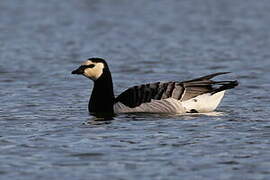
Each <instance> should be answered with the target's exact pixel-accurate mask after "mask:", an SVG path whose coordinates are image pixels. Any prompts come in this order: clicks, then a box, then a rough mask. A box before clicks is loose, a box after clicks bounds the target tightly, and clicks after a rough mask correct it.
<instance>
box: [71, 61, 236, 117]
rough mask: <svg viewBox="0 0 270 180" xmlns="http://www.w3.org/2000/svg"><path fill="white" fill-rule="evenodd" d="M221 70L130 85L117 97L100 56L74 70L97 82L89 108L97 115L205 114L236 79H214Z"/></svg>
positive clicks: (106, 65) (212, 109)
mask: <svg viewBox="0 0 270 180" xmlns="http://www.w3.org/2000/svg"><path fill="white" fill-rule="evenodd" d="M227 73H228V72H219V73H215V74H210V75H207V76H203V77H200V78H197V79H193V80H189V81H182V82H180V81H170V82H155V83H149V84H142V85H138V86H134V87H130V88H129V89H127V90H125V91H124V92H123V93H121V94H120V95H119V96H117V97H116V98H115V96H114V92H113V82H112V77H111V73H110V70H109V67H108V64H107V63H106V61H105V60H104V59H101V58H90V59H88V60H87V61H85V62H84V63H82V65H81V66H80V67H79V68H78V69H76V70H74V71H72V74H81V75H83V76H85V77H87V78H89V79H91V80H93V81H94V87H93V91H92V94H91V97H90V101H89V105H88V110H89V112H90V113H91V114H93V115H95V116H97V117H98V116H112V115H114V113H128V112H149V113H197V112H200V113H204V112H211V111H214V110H215V109H216V108H217V106H218V105H219V103H220V101H221V99H222V98H223V96H224V93H225V90H227V89H231V88H234V87H235V86H237V85H238V82H237V81H213V80H211V79H212V78H213V77H215V76H218V75H222V74H227Z"/></svg>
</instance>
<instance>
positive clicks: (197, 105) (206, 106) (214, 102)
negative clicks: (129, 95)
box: [114, 91, 225, 114]
mask: <svg viewBox="0 0 270 180" xmlns="http://www.w3.org/2000/svg"><path fill="white" fill-rule="evenodd" d="M224 93H225V91H221V92H218V93H215V94H213V95H211V94H210V93H207V94H203V95H200V96H197V97H195V98H192V99H189V100H187V101H183V102H181V101H179V100H176V99H173V98H168V99H162V100H151V102H149V103H143V104H141V105H140V106H138V107H135V108H130V107H127V106H125V105H124V104H123V103H121V102H118V103H116V104H114V112H115V113H132V112H148V113H177V114H184V113H186V112H190V111H191V110H192V109H194V110H196V111H197V112H199V113H206V112H212V111H214V110H215V109H216V108H217V106H218V105H219V103H220V101H221V99H222V98H223V96H224Z"/></svg>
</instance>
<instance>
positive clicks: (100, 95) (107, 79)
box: [88, 68, 114, 116]
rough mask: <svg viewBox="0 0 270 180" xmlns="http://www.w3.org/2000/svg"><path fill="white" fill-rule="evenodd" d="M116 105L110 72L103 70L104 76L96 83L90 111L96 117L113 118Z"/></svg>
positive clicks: (89, 106) (89, 107) (90, 102)
mask: <svg viewBox="0 0 270 180" xmlns="http://www.w3.org/2000/svg"><path fill="white" fill-rule="evenodd" d="M113 104H114V93H113V82H112V77H111V73H110V70H109V69H108V68H106V69H104V70H103V73H102V75H101V76H100V77H99V78H98V79H97V80H96V81H94V88H93V91H92V95H91V98H90V101H89V105H88V110H89V112H90V113H91V114H94V115H96V116H112V115H113V114H114V111H113Z"/></svg>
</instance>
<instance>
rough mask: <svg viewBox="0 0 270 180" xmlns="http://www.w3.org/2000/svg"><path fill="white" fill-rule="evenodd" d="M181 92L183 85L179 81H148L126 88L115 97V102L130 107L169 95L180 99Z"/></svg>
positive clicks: (165, 97)
mask: <svg viewBox="0 0 270 180" xmlns="http://www.w3.org/2000/svg"><path fill="white" fill-rule="evenodd" d="M183 92H184V88H183V85H182V84H181V83H179V82H156V83H149V84H143V85H139V86H134V87H131V88H129V89H127V90H126V91H124V92H123V93H121V94H120V95H119V96H118V97H117V98H116V99H115V103H117V102H121V103H123V104H124V105H126V106H128V107H130V108H134V107H137V106H140V105H141V104H142V103H147V102H151V100H161V99H167V98H170V97H173V98H175V99H180V98H181V96H182V94H183Z"/></svg>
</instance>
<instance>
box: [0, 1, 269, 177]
mask: <svg viewBox="0 0 270 180" xmlns="http://www.w3.org/2000/svg"><path fill="white" fill-rule="evenodd" d="M269 8H270V3H269V1H268V0H261V1H253V0H238V1H235V0H219V1H211V0H205V1H196V0H189V1H186V0H181V1H179V0H171V1H161V0H151V1H143V0H136V1H131V0H130V1H124V0H119V1H105V0H102V1H97V0H91V1H87V0H77V1H72V0H66V1H58V0H47V1H36V0H24V1H21V0H12V1H11V0H2V1H1V2H0V32H1V33H0V61H1V64H0V95H1V107H0V126H1V131H0V152H1V153H0V179H3V180H4V179H14V180H15V179H27V180H34V179H41V180H43V179H70V180H71V179H102V180H103V179H176V180H178V179H200V180H201V179H205V180H208V179H221V180H227V179H245V180H246V179H260V180H267V179H270V156H269V150H270V144H269V143H270V140H269V139H270V138H269V137H270V131H269V130H270V122H269V115H270V113H269V112H270V107H269V101H270V98H269V88H270V83H269V80H270V76H269V75H270V74H269V69H270V60H269V59H270V51H269V43H270V33H269V32H270V25H269V18H270V14H269ZM93 56H95V57H103V58H105V59H107V61H108V63H109V64H110V68H111V71H112V72H113V73H112V75H113V79H114V88H115V91H116V94H119V93H120V92H122V91H123V90H124V89H126V88H128V87H130V86H133V85H135V84H141V83H144V82H153V81H158V80H186V79H190V78H194V77H197V76H200V75H206V74H209V73H214V72H218V71H231V72H233V73H232V74H230V75H226V76H224V77H221V78H220V79H223V78H226V79H232V80H233V79H237V80H239V81H240V86H239V87H237V88H236V89H233V90H231V91H229V92H227V94H226V97H225V98H224V100H223V102H222V104H221V105H220V106H219V108H218V110H217V111H218V112H220V113H222V115H219V116H209V115H190V116H186V115H185V116H174V115H171V116H167V115H149V114H137V115H136V114H127V115H119V116H117V117H116V118H115V119H114V120H113V121H105V122H100V121H95V120H94V119H93V117H91V116H89V114H88V112H87V104H88V98H89V95H90V89H91V87H92V85H93V84H92V83H91V82H90V81H89V80H87V79H86V78H83V77H78V76H72V75H71V74H70V72H71V71H72V70H73V69H74V68H76V67H77V66H78V65H79V63H81V62H82V61H83V60H85V59H86V58H89V57H93Z"/></svg>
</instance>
